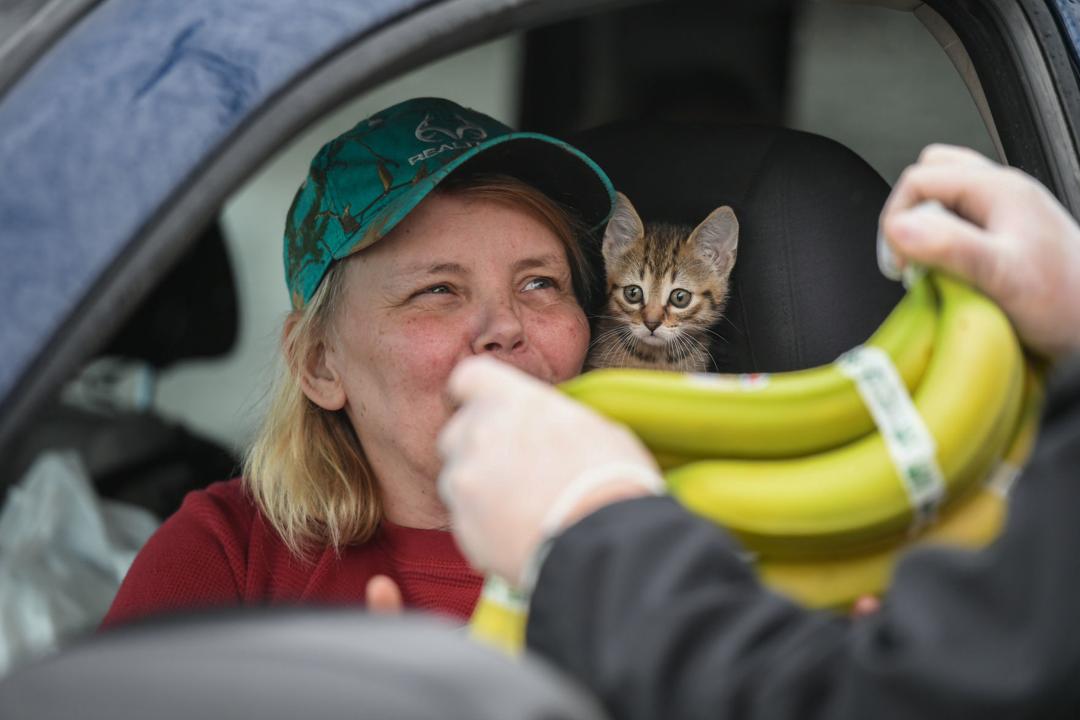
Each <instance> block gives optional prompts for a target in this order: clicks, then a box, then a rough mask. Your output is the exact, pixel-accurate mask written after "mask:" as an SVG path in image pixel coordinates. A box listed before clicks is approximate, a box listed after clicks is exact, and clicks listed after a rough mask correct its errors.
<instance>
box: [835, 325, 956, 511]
mask: <svg viewBox="0 0 1080 720" xmlns="http://www.w3.org/2000/svg"><path fill="white" fill-rule="evenodd" d="M838 365H839V368H840V371H841V372H842V373H844V374H845V375H847V376H848V377H850V378H851V379H852V380H854V381H855V386H856V387H857V388H858V390H859V394H860V395H861V396H862V399H863V402H865V403H866V407H867V408H868V409H869V410H870V415H871V416H872V417H873V418H874V422H875V423H877V426H878V430H879V431H880V432H881V436H882V438H884V440H885V446H886V447H887V448H888V450H889V457H890V458H892V461H893V465H894V466H895V467H896V471H897V473H898V474H899V476H900V479H901V481H902V482H903V484H904V490H906V491H907V496H908V502H910V503H911V507H912V509H913V510H914V511H915V527H913V528H912V529H913V530H919V529H921V528H922V527H923V526H924V525H925V524H926V523H927V522H929V521H930V520H932V519H933V517H934V514H935V513H936V511H937V507H938V505H939V504H940V503H941V500H942V499H943V498H944V497H945V478H944V475H942V472H941V468H940V467H939V466H938V462H937V444H936V443H935V442H934V436H933V435H931V434H930V431H929V430H928V429H927V428H926V423H925V422H923V419H922V416H921V415H919V411H918V410H916V409H915V403H913V402H912V401H911V395H909V394H908V391H907V387H905V386H904V381H903V379H902V378H901V377H900V373H898V372H897V371H896V366H895V365H893V363H892V359H891V358H889V355H888V353H886V352H885V351H884V350H881V349H880V348H876V347H866V346H860V347H857V348H855V349H853V350H851V351H850V352H847V353H844V354H843V355H841V356H840V358H839V361H838Z"/></svg>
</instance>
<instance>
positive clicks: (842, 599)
mask: <svg viewBox="0 0 1080 720" xmlns="http://www.w3.org/2000/svg"><path fill="white" fill-rule="evenodd" d="M1045 396H1046V391H1045V386H1044V382H1043V378H1042V375H1041V372H1040V370H1039V369H1037V368H1036V367H1035V365H1034V364H1033V363H1031V362H1029V363H1028V364H1027V365H1026V372H1025V375H1024V400H1023V406H1022V408H1021V411H1020V417H1019V420H1018V423H1017V427H1016V428H1015V430H1014V432H1013V434H1012V439H1011V440H1010V441H1009V448H1008V450H1006V452H1005V457H1004V458H1003V459H1002V461H1001V464H1000V465H999V468H998V470H999V471H1001V472H1002V473H1003V475H1004V476H1006V477H1007V478H1008V481H1007V482H1006V483H1004V484H1003V485H1002V484H999V483H998V482H996V479H997V478H998V477H999V475H998V472H997V471H995V472H994V473H992V474H991V476H990V477H989V478H988V479H987V481H986V483H985V484H984V485H983V486H982V487H981V488H979V489H978V490H977V492H975V493H974V495H972V496H971V497H965V498H962V499H961V500H960V502H958V503H956V504H955V506H954V507H953V508H951V509H950V510H949V511H948V512H946V513H944V514H943V515H942V516H941V517H940V518H939V519H938V520H937V521H936V522H935V523H934V524H933V525H932V526H930V528H929V529H927V530H926V532H925V533H923V534H922V535H921V536H919V537H918V538H916V539H914V540H904V541H902V542H900V543H898V544H896V545H894V546H892V547H888V548H883V549H880V550H872V551H870V552H866V553H860V554H857V555H851V556H841V557H836V558H828V559H824V560H820V561H816V562H797V561H796V562H777V561H774V562H768V561H766V562H760V563H758V565H757V571H758V576H759V577H760V578H761V580H762V582H764V583H765V584H766V585H768V586H769V587H771V588H772V589H773V590H776V591H778V592H781V593H783V594H785V595H787V596H789V597H791V598H793V599H795V600H797V601H799V602H801V603H802V604H804V605H807V606H809V607H813V608H831V609H834V610H846V609H848V608H850V606H851V604H852V603H854V602H855V601H856V600H857V599H859V598H860V597H862V596H863V595H880V594H881V593H883V592H884V591H885V590H886V589H887V588H888V587H889V585H891V583H892V574H893V570H894V569H895V566H896V563H897V562H898V561H899V559H900V556H901V555H902V554H903V553H904V552H906V551H907V550H909V549H911V548H914V547H924V546H927V545H948V546H952V547H961V548H971V549H976V548H981V547H985V546H986V545H988V544H989V543H990V542H991V541H992V540H993V539H994V538H996V537H997V536H998V534H999V533H1000V531H1001V528H1002V527H1003V526H1004V524H1005V515H1006V510H1007V502H1006V499H1005V492H1007V490H1008V487H1009V485H1010V484H1011V479H1012V476H1014V475H1015V474H1016V472H1017V471H1018V470H1019V469H1020V468H1021V467H1022V466H1023V465H1024V463H1025V462H1026V461H1027V458H1028V456H1029V455H1030V453H1031V449H1032V446H1033V443H1034V437H1035V435H1036V434H1037V433H1038V428H1039V417H1040V413H1041V410H1042V405H1043V401H1044V399H1045Z"/></svg>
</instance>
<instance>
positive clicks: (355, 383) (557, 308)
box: [326, 193, 589, 491]
mask: <svg viewBox="0 0 1080 720" xmlns="http://www.w3.org/2000/svg"><path fill="white" fill-rule="evenodd" d="M345 272H346V276H345V295H344V298H343V299H344V302H343V303H342V306H341V308H340V312H339V315H338V317H337V323H336V330H337V332H336V336H337V337H336V338H335V339H334V340H333V341H331V342H330V343H329V346H328V347H327V352H326V363H327V365H328V367H330V368H331V369H332V370H333V371H334V372H336V373H337V375H338V376H339V377H340V381H341V386H342V389H343V390H344V402H345V405H344V407H345V409H346V411H347V413H348V415H349V418H350V419H351V420H352V424H353V427H354V428H355V429H356V433H357V436H358V437H359V438H360V442H361V444H362V445H363V447H364V451H365V453H366V454H367V456H368V460H369V462H370V463H371V465H372V468H373V470H374V471H375V474H376V477H378V478H379V480H380V483H381V484H382V485H383V487H384V491H385V489H386V485H387V483H392V482H395V481H396V479H397V478H401V481H403V482H416V481H417V480H418V479H419V480H421V481H427V482H428V483H431V482H433V481H434V480H435V478H436V476H437V474H438V470H439V467H440V464H441V463H440V461H439V459H438V455H437V453H436V449H435V439H436V436H437V435H438V432H439V430H440V429H441V428H442V426H443V424H444V423H445V422H446V420H447V419H448V418H449V416H450V414H451V412H452V407H451V405H450V404H449V401H448V398H447V396H446V380H447V377H448V376H449V374H450V371H451V370H453V368H454V366H455V365H456V364H457V363H458V361H460V360H461V359H462V358H465V357H468V356H470V355H476V354H480V353H488V354H490V355H493V356H494V357H496V358H498V359H500V360H503V361H505V362H507V363H510V364H511V365H514V366H516V367H518V368H520V369H521V370H524V371H525V372H527V373H529V374H530V375H533V376H534V377H537V378H539V379H541V380H544V381H546V382H550V383H556V382H560V381H562V380H566V379H567V378H570V377H572V376H574V375H576V374H578V373H579V372H580V371H581V366H582V364H583V363H584V360H585V354H586V350H587V348H588V342H589V328H588V323H587V321H586V318H585V314H584V312H583V311H582V309H581V307H580V306H579V305H578V302H577V300H576V298H575V296H574V292H573V284H572V281H571V274H570V265H569V263H568V261H567V259H566V252H565V250H564V247H563V244H562V243H561V242H560V240H559V238H558V236H557V235H556V234H555V233H554V232H553V231H552V230H551V229H549V228H548V227H547V226H546V225H545V224H544V223H542V222H541V221H540V220H538V219H536V218H535V217H534V216H532V215H530V214H528V213H527V212H525V211H524V210H522V209H519V208H517V207H514V206H512V205H509V204H504V203H499V202H495V201H492V200H488V199H481V198H472V199H470V198H469V197H468V195H467V194H458V195H449V194H438V193H436V194H434V195H431V196H429V197H428V198H426V199H425V200H424V201H423V202H422V203H420V205H418V206H417V207H416V209H414V210H413V212H411V213H410V214H409V215H408V216H407V217H406V218H405V220H403V221H402V222H401V223H400V224H399V225H398V226H397V227H395V228H394V230H393V231H392V232H391V233H390V234H389V235H388V236H387V237H386V238H384V239H383V240H382V241H380V242H379V243H377V244H375V245H373V246H372V247H370V248H368V249H366V250H364V251H362V252H361V253H360V254H359V255H358V256H357V257H355V258H354V259H352V260H350V261H348V265H347V267H346V270H345Z"/></svg>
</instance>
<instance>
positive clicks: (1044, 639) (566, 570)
mask: <svg viewBox="0 0 1080 720" xmlns="http://www.w3.org/2000/svg"><path fill="white" fill-rule="evenodd" d="M1078 370H1080V364H1078V363H1076V362H1075V361H1074V362H1072V363H1069V364H1068V366H1067V367H1066V368H1063V372H1061V373H1059V376H1058V378H1057V381H1056V382H1055V383H1054V384H1053V385H1052V387H1051V391H1050V404H1049V406H1048V409H1047V412H1046V414H1045V416H1044V425H1043V429H1042V432H1041V434H1040V439H1039V443H1038V445H1037V448H1036V450H1035V453H1034V455H1033V457H1032V460H1031V462H1030V463H1029V465H1028V468H1027V469H1026V470H1025V472H1024V474H1023V476H1022V477H1021V478H1020V480H1019V481H1018V483H1017V485H1016V488H1015V490H1014V493H1013V498H1012V502H1011V504H1010V514H1009V519H1008V521H1007V526H1006V529H1005V532H1004V533H1003V534H1002V536H1001V537H1000V538H999V539H998V540H997V541H996V542H995V543H994V544H993V545H991V546H990V547H989V548H987V549H986V550H983V551H981V552H978V553H968V552H962V551H956V550H947V549H944V548H934V549H921V550H917V551H913V552H911V553H909V554H908V555H907V556H906V557H905V558H904V559H903V560H902V561H901V563H900V565H899V567H898V569H897V573H896V576H895V579H894V583H893V588H892V590H891V591H890V593H889V595H888V596H887V598H886V601H885V605H884V607H883V609H882V610H881V611H880V612H878V613H876V614H874V615H872V616H869V617H865V618H862V619H859V620H850V619H848V618H844V617H840V616H837V615H835V614H831V613H825V612H812V611H808V610H805V609H803V608H801V607H799V606H797V605H795V604H794V603H792V602H790V601H788V600H785V599H783V598H781V597H779V596H778V595H776V594H773V593H771V592H769V591H768V590H766V589H764V588H763V587H762V586H761V585H760V584H759V583H758V581H757V580H756V578H755V576H754V574H753V572H752V570H751V569H750V568H749V567H748V566H747V565H746V564H744V562H742V561H741V560H740V559H739V556H738V547H737V545H736V543H735V541H734V540H733V539H732V538H731V537H730V536H729V535H727V534H726V533H724V532H723V531H722V530H720V529H718V528H716V527H715V526H713V525H712V524H710V523H708V522H706V521H703V520H701V519H699V518H696V517H693V516H691V515H690V514H688V513H687V512H685V511H684V510H682V509H681V508H680V507H679V506H678V505H676V504H675V503H674V502H673V501H671V500H669V499H666V498H649V499H641V500H633V501H628V502H623V503H619V504H616V505H612V506H609V507H607V508H605V509H603V510H601V511H599V512H597V513H595V514H593V515H591V516H589V517H587V518H586V519H584V520H583V521H581V522H580V523H578V524H577V525H575V526H574V527H572V528H571V529H570V530H568V531H567V532H566V533H564V534H563V535H562V536H561V537H560V538H559V539H558V540H557V541H556V542H555V544H554V545H553V547H552V550H551V553H550V554H549V555H548V558H547V560H546V562H545V563H544V566H543V568H542V571H541V574H540V578H539V582H538V584H537V587H536V590H535V592H534V594H533V599H532V605H531V609H530V617H529V626H528V631H527V637H528V643H529V645H530V647H531V648H532V649H533V650H534V651H536V652H539V653H540V654H542V655H544V656H547V658H548V659H550V660H551V661H553V662H554V663H555V664H556V665H558V666H561V667H562V668H563V669H564V670H566V671H568V672H569V673H570V674H572V675H574V676H575V677H577V678H578V679H579V680H581V681H582V682H584V683H585V684H586V685H588V686H590V687H592V688H593V690H594V691H595V692H596V693H598V694H599V696H600V698H601V699H602V701H603V702H604V703H605V705H606V706H607V707H608V709H609V711H610V712H611V713H612V714H613V715H614V716H615V717H616V718H665V720H667V719H671V720H675V719H678V718H741V719H742V720H757V719H758V718H777V719H779V718H800V719H802V720H810V719H813V718H845V719H846V718H851V719H852V720H868V719H873V720H879V719H881V718H920V719H928V718H968V717H971V718H980V720H989V719H990V718H1027V717H1038V718H1053V717H1069V718H1076V717H1080V622H1078V620H1080V372H1078Z"/></svg>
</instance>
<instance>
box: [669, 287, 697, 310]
mask: <svg viewBox="0 0 1080 720" xmlns="http://www.w3.org/2000/svg"><path fill="white" fill-rule="evenodd" d="M692 297H693V294H692V293H691V292H690V291H689V290H681V289H680V290H672V291H671V295H669V296H668V301H669V302H670V303H671V304H672V305H674V306H675V307H677V308H684V307H686V306H687V305H689V304H690V298H692Z"/></svg>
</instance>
